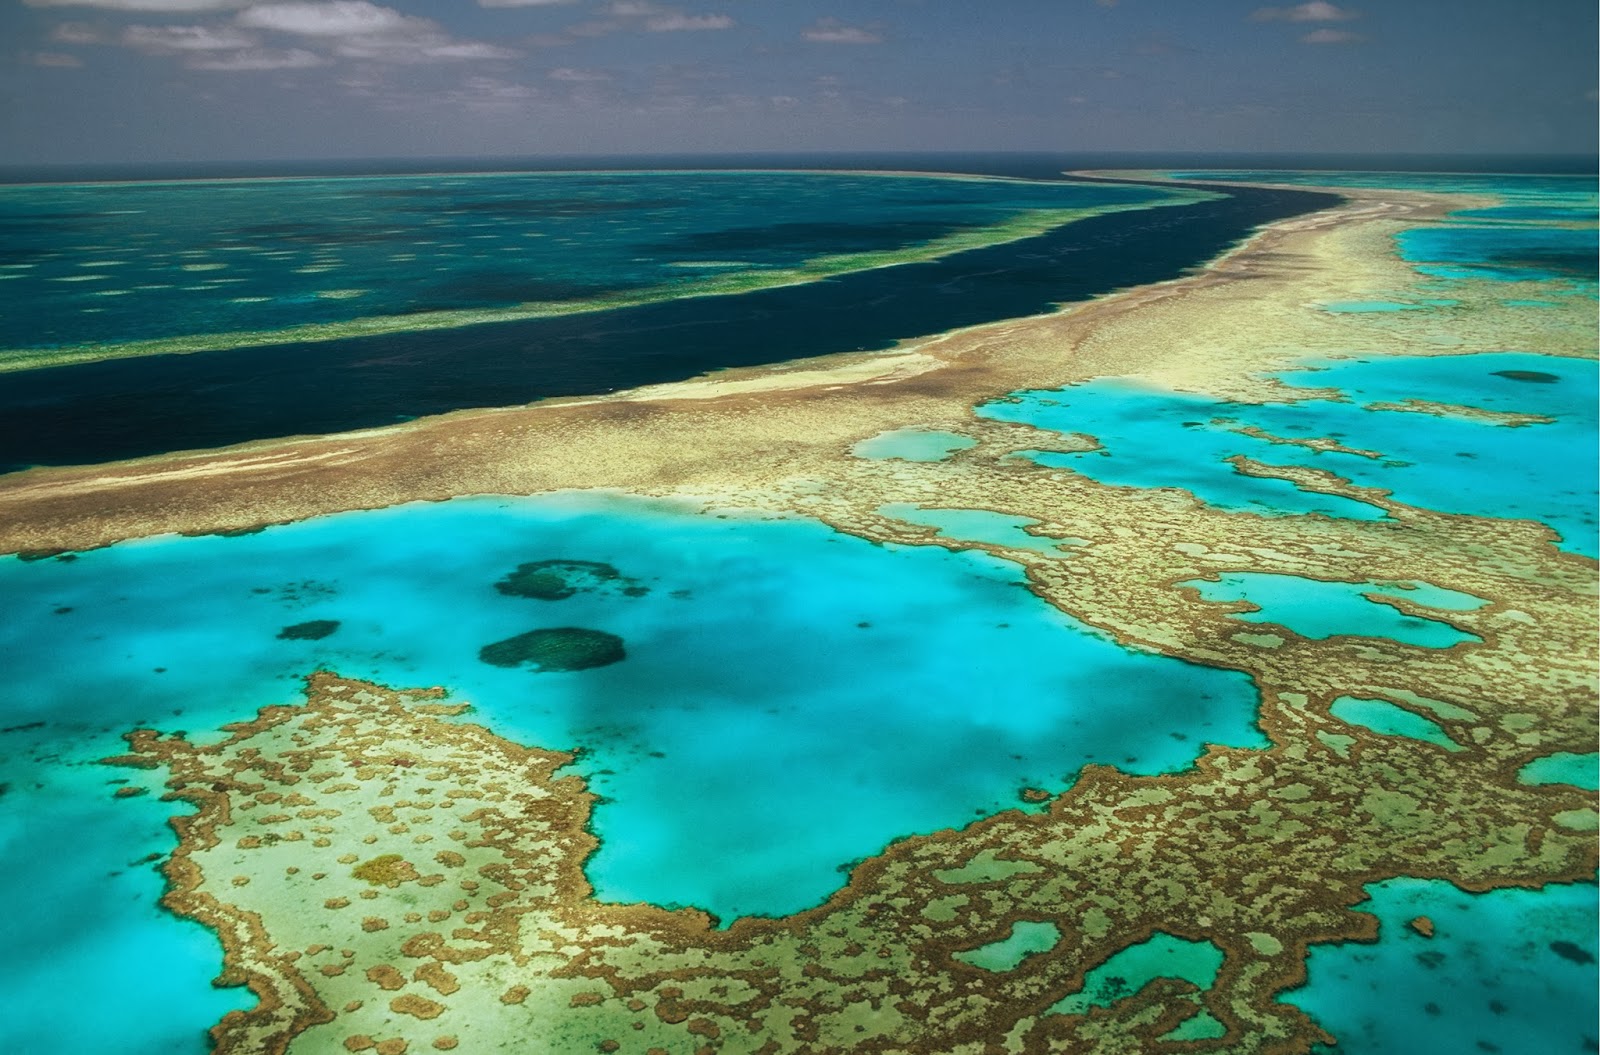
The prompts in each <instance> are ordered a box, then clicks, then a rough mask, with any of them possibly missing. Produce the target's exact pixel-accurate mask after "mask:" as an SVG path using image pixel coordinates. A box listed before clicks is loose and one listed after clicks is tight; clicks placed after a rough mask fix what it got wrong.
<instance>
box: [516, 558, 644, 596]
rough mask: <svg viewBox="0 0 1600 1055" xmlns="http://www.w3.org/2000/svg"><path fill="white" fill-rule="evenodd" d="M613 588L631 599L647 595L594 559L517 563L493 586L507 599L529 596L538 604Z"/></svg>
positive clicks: (633, 582) (641, 589) (618, 573)
mask: <svg viewBox="0 0 1600 1055" xmlns="http://www.w3.org/2000/svg"><path fill="white" fill-rule="evenodd" d="M606 587H615V588H617V589H620V590H621V591H622V592H623V593H624V594H626V595H628V596H630V597H640V596H643V595H644V594H646V593H649V592H650V591H649V588H648V587H644V586H640V585H639V584H638V583H637V582H635V581H634V580H632V579H627V578H624V577H623V575H622V573H621V572H619V571H617V569H616V568H614V567H612V566H611V565H609V564H605V563H602V562H601V561H593V560H538V561H532V562H530V563H527V564H519V565H517V567H516V570H514V571H512V572H509V573H508V574H507V575H506V577H505V578H503V579H501V580H500V581H499V582H497V583H495V584H494V588H495V589H496V590H499V591H500V592H501V593H503V594H506V595H507V596H509V597H530V598H533V599H535V600H539V601H563V600H566V599H567V598H568V597H571V596H572V595H574V594H576V593H579V592H580V591H586V590H598V589H604V588H606Z"/></svg>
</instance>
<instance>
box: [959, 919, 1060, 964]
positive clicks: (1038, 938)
mask: <svg viewBox="0 0 1600 1055" xmlns="http://www.w3.org/2000/svg"><path fill="white" fill-rule="evenodd" d="M1060 940H1061V931H1060V929H1059V928H1058V927H1057V926H1056V925H1055V924H1054V923H1035V922H1033V921H1031V920H1019V921H1018V922H1017V923H1015V924H1013V925H1012V927H1011V933H1010V934H1008V935H1006V936H1005V937H1004V938H1001V939H1000V940H999V941H995V942H990V943H989V944H988V945H980V946H979V947H978V948H976V949H968V950H967V951H965V952H958V953H955V954H954V955H955V958H956V959H958V960H960V961H961V962H962V963H969V964H971V965H972V966H974V967H981V968H983V969H984V970H985V971H1012V970H1015V969H1016V968H1017V967H1018V966H1019V965H1020V964H1021V963H1022V961H1023V960H1026V959H1027V958H1028V957H1029V956H1032V955H1034V954H1035V953H1041V952H1049V951H1050V950H1051V949H1053V948H1055V947H1056V943H1057V942H1059V941H1060Z"/></svg>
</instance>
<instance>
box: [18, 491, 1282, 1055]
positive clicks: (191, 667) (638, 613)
mask: <svg viewBox="0 0 1600 1055" xmlns="http://www.w3.org/2000/svg"><path fill="white" fill-rule="evenodd" d="M0 592H3V593H4V595H5V596H6V597H7V612H8V618H7V619H6V620H4V621H3V622H0V667H3V668H4V669H6V670H7V671H8V686H7V692H8V721H9V722H10V723H11V729H10V730H9V731H7V732H6V733H4V734H0V752H4V763H5V768H6V771H7V772H8V773H9V774H11V775H10V777H9V778H8V779H10V781H11V786H10V788H9V790H8V791H7V792H6V793H5V802H6V805H7V806H8V807H10V808H9V809H8V810H7V811H6V812H5V813H4V814H3V815H0V837H3V838H4V840H5V845H6V846H7V848H8V850H9V855H8V861H9V862H10V864H9V865H8V868H7V869H6V870H4V871H0V896H4V897H5V898H6V899H7V901H8V903H9V904H12V905H17V906H28V911H27V912H26V913H24V914H22V916H21V917H20V918H15V919H13V920H11V921H8V924H7V925H8V927H9V928H10V932H9V933H10V938H9V942H10V944H9V949H10V951H11V956H10V957H8V958H7V959H6V960H4V961H3V962H0V986H4V987H6V991H7V992H11V993H19V992H20V993H25V994H27V995H28V1000H26V1001H24V1002H23V1003H22V1004H21V1005H19V1006H23V1007H25V1008H37V1009H39V1010H38V1013H39V1015H40V1016H41V1017H40V1018H39V1020H37V1021H29V1022H26V1023H24V1025H25V1026H26V1027H27V1028H34V1029H42V1030H46V1032H45V1033H43V1034H41V1035H47V1036H48V1035H51V1033H50V1032H49V1031H69V1032H70V1031H71V1030H74V1029H78V1028H84V1029H86V1030H87V1029H89V1027H88V1026H85V1025H84V1023H83V1020H82V1017H81V1016H79V1015H78V1014H77V1013H76V1012H74V1013H72V1014H68V1013H66V1012H65V1011H64V1009H63V1008H62V1006H61V1004H60V1001H61V1000H63V999H70V1000H71V1001H74V1002H76V1001H77V1000H78V999H79V996H78V994H79V993H80V992H81V989H80V986H79V984H78V983H81V980H82V978H84V977H90V976H93V977H97V978H101V979H107V980H110V979H120V978H123V977H126V978H129V979H132V980H134V982H135V983H136V985H135V986H134V987H133V988H130V989H127V990H124V989H123V988H122V987H120V986H117V985H108V987H107V988H108V990H109V991H108V992H107V993H106V994H104V996H103V997H102V998H100V999H98V1000H97V1001H96V1002H95V1007H94V1010H93V1011H91V1012H89V1013H88V1014H89V1015H91V1016H93V1015H104V1016H106V1021H110V1020H111V1019H114V1018H115V1016H117V1015H119V1014H120V1015H133V1014H139V1013H142V1010H141V1009H145V1008H148V1007H149V1006H152V1005H159V1006H162V1007H164V1008H171V1009H178V1010H173V1011H172V1012H171V1015H170V1019H171V1021H170V1023H167V1022H166V1021H165V1020H166V1019H167V1018H168V1017H169V1016H168V1015H167V1014H166V1013H165V1012H164V1014H163V1020H164V1021H163V1025H162V1027H158V1028H155V1029H153V1032H154V1033H157V1034H159V1033H160V1030H161V1028H165V1026H166V1025H168V1024H170V1025H171V1027H172V1029H173V1030H176V1031H177V1033H176V1034H173V1033H168V1034H163V1035H161V1036H160V1037H158V1038H157V1039H154V1040H152V1041H151V1044H152V1045H153V1046H152V1047H151V1048H150V1049H149V1050H151V1051H152V1052H154V1051H158V1050H166V1049H164V1048H162V1045H163V1044H171V1045H174V1046H175V1048H174V1050H182V1048H183V1044H188V1043H189V1041H187V1040H184V1041H183V1044H180V1043H179V1040H181V1039H182V1038H183V1037H188V1036H190V1035H191V1034H192V1035H193V1037H194V1038H196V1039H198V1037H199V1035H200V1031H201V1030H202V1029H203V1028H204V1027H205V1026H206V1025H207V1024H209V1023H210V1022H212V1021H214V1020H215V1019H216V1018H217V1017H219V1015H220V1014H221V1013H222V1011H224V1010H226V1008H228V1007H231V1006H237V1001H238V1000H239V999H240V997H239V994H238V993H237V992H236V991H233V992H228V993H220V994H219V993H217V992H214V991H213V990H211V989H210V987H209V986H208V985H207V984H206V983H207V982H208V981H209V979H210V978H211V977H212V976H213V975H214V974H215V973H216V971H217V969H218V960H217V956H218V953H217V946H216V944H215V941H214V939H212V938H210V936H209V935H207V934H206V933H205V932H204V931H202V930H201V929H200V928H198V927H196V926H193V925H190V924H186V923H180V922H178V921H175V920H173V919H171V918H169V917H166V916H164V915H163V914H162V913H161V912H160V911H159V910H158V909H157V907H156V900H157V898H158V897H159V894H160V890H161V879H160V877H159V876H158V875H157V874H156V873H155V872H154V871H153V870H152V869H151V868H150V867H149V865H148V863H147V862H143V863H142V862H140V858H143V857H144V856H145V855H146V854H163V853H165V852H167V851H169V850H170V848H171V847H172V845H173V838H172V835H171V834H170V832H169V831H168V829H167V828H166V826H165V818H166V816H167V815H168V814H169V813H170V812H171V811H172V809H173V808H172V807H170V806H168V805H166V804H162V803H160V802H157V801H155V798H154V796H152V795H145V796H140V797H135V798H130V799H125V800H122V799H118V800H113V798H112V797H111V796H112V792H113V790H114V789H115V787H116V786H118V785H117V784H116V783H115V782H117V781H123V780H128V781H132V782H133V783H134V784H139V783H140V782H141V781H150V780H151V777H150V775H149V774H147V773H145V772H143V771H138V770H124V769H114V768H110V767H106V766H101V765H97V764H95V760H97V759H99V758H102V757H104V756H107V755H111V754H114V753H117V752H118V751H119V750H120V748H121V742H120V739H119V738H120V735H121V734H122V733H123V732H124V731H126V730H128V729H131V728H133V727H136V726H141V725H151V726H155V727H157V728H160V729H163V730H167V731H171V730H176V729H185V730H189V731H190V733H191V735H192V736H195V737H205V736H210V735H215V734H214V733H213V732H212V731H213V730H215V729H216V728H217V727H219V726H220V725H222V724H223V723H225V722H228V721H234V720H240V719H244V718H248V717H249V716H251V715H252V714H253V712H254V711H255V710H256V709H257V708H259V707H261V706H263V705H267V704H273V703H282V702H286V701H292V700H294V699H296V698H297V695H298V691H299V685H300V679H301V678H302V677H303V676H304V675H305V674H306V673H307V672H308V671H310V670H312V669H314V668H317V667H327V668H331V669H333V670H336V671H338V672H340V673H343V674H346V675H351V676H356V677H364V678H373V679H376V680H378V681H381V682H384V683H387V684H390V685H395V686H426V685H444V686H448V687H449V688H450V689H451V690H452V691H453V693H454V695H455V697H456V698H459V699H464V700H468V701H470V702H471V703H472V704H473V705H474V707H475V710H474V712H473V714H472V716H471V717H472V720H475V721H479V722H483V723H485V724H487V725H488V726H489V727H490V728H492V729H494V730H495V731H497V732H499V733H501V734H503V735H506V736H508V737H511V738H513V739H516V740H519V741H522V742H526V743H533V744H539V745H543V746H549V747H557V748H576V747H583V748H585V749H587V751H588V754H586V755H585V756H584V757H583V759H582V760H581V762H580V763H579V764H578V768H579V770H580V771H581V772H583V773H585V774H586V775H587V776H588V778H589V780H590V782H591V785H592V787H593V789H594V790H595V791H596V792H597V793H598V794H600V795H601V796H603V800H602V803H601V805H600V806H599V807H598V808H597V811H596V814H595V817H594V827H595V829H596V831H597V832H598V834H599V835H600V837H601V839H602V840H603V845H602V847H601V849H600V850H599V851H598V852H597V854H596V855H595V856H594V857H593V858H592V859H591V860H590V862H589V868H588V874H589V876H590V878H591V880H592V881H593V882H594V884H595V886H596V888H597V892H598V895H599V896H600V897H601V898H603V899H606V900H617V901H634V900H647V901H651V902H656V903H663V904H669V905H670V904H681V905H695V906H700V907H703V908H707V909H709V910H712V911H714V912H716V913H717V914H718V915H720V916H721V917H723V919H724V920H725V921H727V920H730V919H731V918H733V917H736V916H740V915H746V914H751V913H758V914H765V913H770V914H779V913H788V912H792V911H795V910H797V909H801V908H804V907H807V906H809V905H814V904H817V903H818V902H820V901H822V900H823V899H824V898H826V897H827V896H828V895H829V894H831V893H832V892H833V891H834V890H836V889H837V888H839V887H840V886H841V885H842V884H843V883H844V882H845V880H846V871H847V869H848V866H849V863H850V862H852V861H854V860H856V859H859V858H864V857H867V856H869V855H873V854H876V853H878V852H879V851H881V850H882V849H883V848H884V846H885V845H886V844H887V843H889V842H890V841H892V840H894V839H895V838H897V837H900V836H903V835H909V834H913V833H920V832H930V831H934V830H937V829H940V828H944V827H948V826H959V825H962V824H965V823H967V822H969V821H971V820H973V819H975V818H976V817H978V816H981V815H986V814H991V813H994V812H996V811H998V810H1001V809H1006V808H1012V807H1018V806H1020V805H1021V804H1020V802H1019V798H1018V794H1019V792H1020V790H1021V789H1022V788H1023V787H1025V786H1034V787H1043V788H1048V789H1062V788H1065V787H1066V786H1068V785H1069V784H1070V783H1071V782H1072V780H1073V779H1074V776H1075V774H1076V773H1077V772H1078V770H1079V769H1080V768H1081V767H1082V766H1083V765H1084V764H1086V763H1089V762H1101V763H1108V764H1112V765H1116V766H1118V767H1119V768H1122V769H1124V770H1126V771H1129V772H1135V773H1159V772H1170V771H1174V770H1179V769H1183V768H1185V767H1186V766H1188V765H1189V764H1190V763H1191V762H1192V761H1193V759H1194V758H1195V757H1196V756H1197V755H1198V754H1199V753H1200V751H1201V745H1202V743H1203V742H1207V741H1210V742H1216V743H1224V744H1231V745H1236V746H1247V747H1264V746H1266V741H1265V739H1264V737H1263V736H1262V735H1261V733H1260V732H1259V731H1258V729H1257V728H1256V726H1255V724H1254V720H1255V710H1256V703H1257V698H1256V694H1255V690H1254V688H1253V686H1252V685H1251V683H1250V681H1249V679H1248V678H1247V677H1245V676H1244V675H1242V674H1238V673H1233V672H1225V671H1219V670H1213V669H1209V668H1204V667H1198V666H1191V665H1189V664H1186V663H1183V662H1181V661H1178V660H1174V659H1169V658H1165V657H1159V656H1153V655H1147V654H1141V653H1134V652H1131V651H1128V650H1126V649H1124V648H1122V647H1120V646H1118V645H1116V644H1114V643H1113V642H1111V641H1109V640H1107V639H1106V638H1104V637H1103V636H1100V635H1099V634H1097V633H1096V632H1093V631H1090V630H1088V629H1087V628H1085V627H1084V626H1083V625H1082V624H1079V623H1077V622H1076V621H1074V620H1073V619H1071V618H1070V617H1068V616H1066V615H1064V614H1062V613H1060V612H1058V611H1057V610H1056V609H1054V608H1052V607H1051V606H1049V605H1047V604H1044V603H1043V602H1042V601H1040V600H1039V599H1038V598H1037V597H1036V596H1035V595H1033V594H1032V593H1030V592H1029V591H1028V590H1027V589H1026V588H1025V587H1024V586H1023V585H1022V582H1021V575H1020V569H1018V568H1017V567H1016V566H1015V565H1014V564H1011V563H1009V562H1005V561H1001V560H998V559H995V558H991V557H988V556H986V555H982V554H977V553H972V552H964V553H953V552H948V551H945V550H943V549H940V548H936V547H907V546H878V545H873V544H871V543H869V542H866V541H864V540H861V539H857V538H854V537H851V536H846V535H842V534H839V533H838V532H835V531H834V530H832V529H831V528H828V527H826V526H825V525H822V524H820V523H817V522H813V521H806V520H798V519H762V518H758V517H754V516H749V515H739V514H727V515H726V516H717V515H710V514H706V513H700V512H696V511H695V510H694V509H693V508H692V507H688V506H684V505H679V504H670V503H666V502H660V501H648V500H644V499H633V498H625V497H621V496H610V495H605V494H566V495H557V496H549V497H543V498H537V499H496V498H468V499H458V500H455V501H451V502H447V503H443V504H416V505H408V506H400V507H395V508H391V509H385V510H379V511H374V512H360V513H348V514H341V515H337V516H330V517H324V518H320V519H316V520H311V521H305V522H301V523H298V524H293V525H288V526H283V527H276V528H269V529H267V530H265V531H262V532H259V533H256V534H250V535H243V536H237V537H216V536H211V537H204V538H174V537H164V538H157V539H150V540H142V541H137V542H130V543H124V544H120V545H117V546H113V547H110V548H107V549H102V550H95V551H90V552H86V553H82V554H78V555H75V556H74V557H73V558H72V559H45V560H36V561H22V560H19V559H17V558H5V559H4V560H0ZM563 627H574V628H583V629H587V630H592V631H598V632H601V633H603V634H608V635H614V636H615V637H616V638H620V639H621V644H622V648H623V651H624V653H625V658H622V659H621V660H620V661H612V660H615V659H616V656H615V655H612V654H609V653H606V651H605V650H604V649H602V650H600V652H599V653H591V654H589V655H588V658H589V659H591V660H594V661H596V662H598V663H600V664H602V665H597V666H594V667H592V668H590V669H580V670H575V671H571V672H552V671H542V672H541V671H537V670H535V669H533V668H532V667H531V666H529V665H528V664H527V663H519V662H518V657H517V656H516V655H515V654H514V653H515V651H516V648H515V646H514V645H511V644H508V643H510V642H515V641H516V640H517V639H519V637H521V636H522V635H526V634H528V633H529V632H530V631H534V630H538V629H552V628H563ZM496 645H499V646H500V647H499V648H497V649H491V650H490V651H489V652H487V653H484V652H483V650H484V649H485V646H496ZM559 656H565V657H566V658H567V659H570V658H571V656H572V653H571V652H570V651H569V652H563V653H559V654H558V658H559ZM546 658H547V659H548V658H549V655H548V654H547V656H546ZM486 660H487V661H486ZM505 663H509V664H510V665H509V666H507V665H500V664H505ZM35 723H37V724H35ZM151 786H152V787H154V785H151ZM156 790H158V791H159V788H157V789H156ZM69 847H70V848H72V852H67V851H68V848H69ZM108 934H116V935H123V936H125V940H121V941H113V942H109V943H108V942H107V939H106V935H108ZM152 965H156V967H153V966H152ZM157 967H158V969H157ZM61 994H66V995H61ZM34 1013H35V1012H34V1011H33V1010H29V1011H26V1012H25V1015H26V1016H32V1015H33V1014H34ZM100 1025H102V1026H103V1025H104V1022H101V1023H100ZM9 1028H20V1027H16V1026H15V1025H14V1024H13V1023H10V1022H7V1023H0V1037H3V1036H4V1031H5V1030H6V1029H9ZM88 1035H92V1030H91V1031H90V1032H89V1033H86V1034H85V1036H88ZM174 1037H177V1038H178V1039H174ZM69 1039H70V1038H69ZM60 1046H61V1047H62V1048H63V1049H67V1048H70V1047H72V1044H70V1043H68V1042H67V1040H63V1041H62V1042H61V1044H60Z"/></svg>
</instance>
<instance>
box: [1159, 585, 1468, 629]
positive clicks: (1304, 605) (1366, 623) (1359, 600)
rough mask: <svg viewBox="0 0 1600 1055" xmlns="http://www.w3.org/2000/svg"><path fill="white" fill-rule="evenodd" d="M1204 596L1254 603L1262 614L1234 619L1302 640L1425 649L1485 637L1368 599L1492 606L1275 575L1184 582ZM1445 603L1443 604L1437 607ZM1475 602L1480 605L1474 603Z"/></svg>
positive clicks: (1449, 594) (1428, 588) (1462, 597)
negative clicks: (1383, 642) (1383, 641)
mask: <svg viewBox="0 0 1600 1055" xmlns="http://www.w3.org/2000/svg"><path fill="white" fill-rule="evenodd" d="M1179 585H1180V586H1191V587H1193V588H1194V589H1195V590H1197V591H1199V593H1200V596H1201V598H1203V599H1204V600H1207V601H1212V602H1222V601H1249V602H1250V603H1251V604H1254V605H1256V606H1258V608H1259V611H1254V612H1235V613H1233V614H1232V615H1230V616H1229V618H1230V619H1238V620H1240V621H1242V622H1246V623H1276V624H1277V625H1279V626H1284V627H1288V628H1289V629H1290V630H1292V631H1294V632H1295V633H1296V634H1299V635H1300V636H1301V637H1309V638H1316V639H1321V638H1328V637H1336V636H1350V637H1384V638H1388V639H1390V640H1392V641H1399V642H1401V643H1402V644H1407V645H1420V646H1422V647H1424V648H1449V647H1450V646H1452V645H1457V644H1460V643H1461V642H1463V641H1477V640H1479V638H1477V637H1476V636H1474V635H1472V634H1468V633H1466V632H1465V631H1462V630H1457V629H1456V628H1455V627H1453V626H1451V625H1449V624H1448V623H1445V622H1443V621H1440V620H1436V619H1422V618H1418V617H1416V616H1410V615H1403V614H1401V613H1400V612H1399V611H1398V610H1397V609H1395V608H1393V607H1391V606H1389V605H1387V604H1382V603H1380V602H1378V601H1373V600H1369V599H1368V598H1367V597H1366V595H1367V594H1380V595H1386V596H1390V597H1402V598H1406V599H1407V600H1410V601H1412V602H1413V603H1416V604H1427V605H1429V606H1430V607H1439V608H1443V609H1445V610H1449V611H1461V610H1463V609H1465V608H1466V607H1476V606H1478V605H1482V604H1484V603H1486V602H1484V601H1482V600H1480V599H1478V598H1474V597H1471V596H1470V595H1468V594H1460V593H1455V592H1454V591H1449V590H1441V589H1439V588H1438V587H1436V586H1432V585H1431V584H1427V583H1407V584H1405V585H1406V586H1410V587H1411V589H1409V590H1408V589H1405V588H1402V587H1401V586H1400V585H1399V584H1393V583H1389V584H1385V583H1372V582H1324V581H1322V580H1320V579H1305V578H1301V577H1300V576H1298V575H1276V574H1272V573H1269V572H1228V573H1227V574H1225V575H1222V576H1221V577H1220V578H1219V579H1218V580H1217V581H1215V582H1211V581H1208V580H1205V579H1192V580H1190V581H1189V582H1185V583H1179ZM1438 600H1443V604H1434V603H1433V602H1435V601H1438ZM1472 602H1476V604H1473V603H1472Z"/></svg>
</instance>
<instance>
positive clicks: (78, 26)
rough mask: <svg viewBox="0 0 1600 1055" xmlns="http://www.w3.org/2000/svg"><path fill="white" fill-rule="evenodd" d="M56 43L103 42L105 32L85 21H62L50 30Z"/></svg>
mask: <svg viewBox="0 0 1600 1055" xmlns="http://www.w3.org/2000/svg"><path fill="white" fill-rule="evenodd" d="M50 39H51V40H53V41H55V42H56V43H57V44H103V43H105V39H106V38H105V34H104V33H102V32H101V31H100V30H99V29H98V28H96V27H95V26H91V25H89V23H87V22H63V23H61V24H60V25H59V26H57V27H56V28H55V29H53V30H51V31H50Z"/></svg>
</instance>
